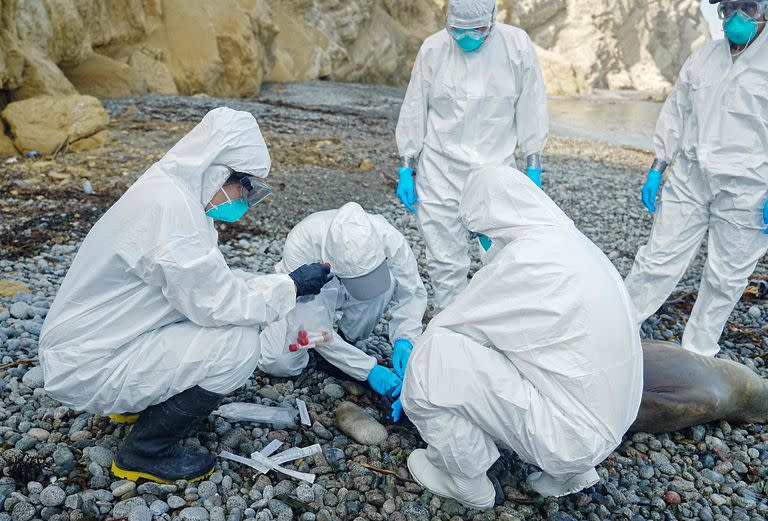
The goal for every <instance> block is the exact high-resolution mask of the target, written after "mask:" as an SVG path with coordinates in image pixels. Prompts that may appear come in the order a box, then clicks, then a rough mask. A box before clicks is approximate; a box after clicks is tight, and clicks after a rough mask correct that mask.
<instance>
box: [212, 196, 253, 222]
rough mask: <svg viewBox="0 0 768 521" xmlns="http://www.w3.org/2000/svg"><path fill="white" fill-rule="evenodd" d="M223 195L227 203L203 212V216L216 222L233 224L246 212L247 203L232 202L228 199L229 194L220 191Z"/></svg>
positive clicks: (238, 200) (242, 200)
mask: <svg viewBox="0 0 768 521" xmlns="http://www.w3.org/2000/svg"><path fill="white" fill-rule="evenodd" d="M222 192H224V195H225V196H227V199H228V201H227V202H226V203H221V204H219V205H216V206H214V207H213V208H211V209H210V210H207V211H206V212H205V215H207V216H208V217H210V218H211V219H216V220H217V221H224V222H227V223H233V222H235V221H238V220H240V218H242V217H243V215H245V212H247V211H248V201H246V200H245V199H235V200H234V201H233V200H232V199H230V198H229V194H227V192H226V191H225V190H223V189H222Z"/></svg>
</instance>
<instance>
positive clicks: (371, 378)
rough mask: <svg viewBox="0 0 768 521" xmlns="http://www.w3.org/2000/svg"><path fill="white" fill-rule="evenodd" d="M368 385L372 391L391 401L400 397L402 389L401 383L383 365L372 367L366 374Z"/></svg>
mask: <svg viewBox="0 0 768 521" xmlns="http://www.w3.org/2000/svg"><path fill="white" fill-rule="evenodd" d="M368 383H369V384H371V387H373V390H374V391H376V392H377V393H379V394H380V395H382V396H386V397H387V398H392V399H394V398H397V397H398V396H400V391H401V390H402V389H403V381H402V380H401V379H400V378H399V377H398V376H397V375H396V374H395V373H393V372H392V370H391V369H387V368H386V367H384V366H383V365H376V366H373V369H371V372H370V373H368Z"/></svg>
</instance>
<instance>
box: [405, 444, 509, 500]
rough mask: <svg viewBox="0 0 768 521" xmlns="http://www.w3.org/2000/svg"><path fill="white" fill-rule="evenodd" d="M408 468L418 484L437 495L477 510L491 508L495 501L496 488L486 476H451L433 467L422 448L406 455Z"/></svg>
mask: <svg viewBox="0 0 768 521" xmlns="http://www.w3.org/2000/svg"><path fill="white" fill-rule="evenodd" d="M408 470H409V471H410V472H411V476H413V479H415V480H416V482H417V483H418V484H419V485H421V486H422V487H424V488H426V489H429V490H430V491H431V492H433V493H434V494H437V495H438V496H443V497H448V498H453V499H455V500H456V501H458V502H459V503H462V504H464V505H466V506H468V507H470V508H474V509H477V510H486V509H489V508H492V507H493V505H494V503H495V500H496V490H495V489H494V488H493V483H491V480H490V479H488V476H486V475H483V476H480V477H477V478H475V479H471V480H470V479H463V478H457V477H455V476H452V475H451V474H448V473H447V472H445V471H443V470H440V469H439V468H437V467H435V466H434V465H433V464H432V463H431V462H430V461H429V459H428V458H427V451H426V450H424V449H416V450H414V451H413V452H411V455H410V456H408Z"/></svg>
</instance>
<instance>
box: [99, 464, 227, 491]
mask: <svg viewBox="0 0 768 521" xmlns="http://www.w3.org/2000/svg"><path fill="white" fill-rule="evenodd" d="M215 468H216V466H215V464H214V465H213V466H211V470H209V471H208V472H206V473H205V474H202V475H200V476H198V477H196V478H191V479H188V480H187V481H188V482H189V483H194V482H196V481H201V480H204V479H206V478H208V477H210V476H211V474H213V471H214V469H215ZM112 474H114V475H115V477H118V478H120V479H128V480H130V481H138V480H140V479H146V480H149V481H154V482H155V483H160V484H162V485H168V484H172V483H173V482H172V481H168V480H165V479H163V478H161V477H158V476H154V475H152V474H150V473H148V472H141V471H136V470H126V469H121V468H120V467H118V466H117V463H116V462H115V460H112Z"/></svg>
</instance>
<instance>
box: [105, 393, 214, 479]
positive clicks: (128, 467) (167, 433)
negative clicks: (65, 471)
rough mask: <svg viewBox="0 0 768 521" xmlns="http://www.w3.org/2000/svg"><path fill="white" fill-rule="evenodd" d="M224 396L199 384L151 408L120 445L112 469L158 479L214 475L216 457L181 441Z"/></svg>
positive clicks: (129, 476) (124, 475) (130, 476)
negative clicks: (182, 444)
mask: <svg viewBox="0 0 768 521" xmlns="http://www.w3.org/2000/svg"><path fill="white" fill-rule="evenodd" d="M222 398H223V396H222V395H220V394H215V393H212V392H209V391H206V390H205V389H203V388H201V387H198V386H195V387H192V388H191V389H187V390H186V391H184V392H182V393H179V394H177V395H176V396H173V397H171V398H169V399H168V400H166V401H164V402H163V403H159V404H157V405H153V406H151V407H149V408H147V409H146V410H145V411H143V412H142V413H141V416H139V419H138V421H136V423H135V424H134V425H133V428H132V429H131V432H130V434H128V436H127V437H126V438H125V441H123V443H122V445H120V448H119V449H118V451H117V456H116V457H115V460H114V461H113V462H112V473H113V474H114V475H115V476H117V477H119V478H123V479H130V480H132V481H136V480H138V479H139V478H144V479H148V480H151V481H155V482H157V483H172V482H174V481H176V480H179V479H185V480H187V481H197V480H200V479H204V478H206V477H208V476H210V475H211V474H212V473H213V469H214V465H215V462H216V459H215V457H214V456H213V455H211V454H201V453H199V452H196V451H193V450H190V449H188V448H186V447H182V446H181V445H180V444H179V441H180V440H182V439H183V438H185V437H187V436H188V435H189V434H191V433H192V431H193V430H194V429H195V427H197V425H198V424H199V423H200V422H201V421H202V420H204V419H205V418H207V417H208V415H209V414H211V412H212V411H213V410H214V409H215V408H216V407H217V406H218V405H219V403H220V402H221V399H222Z"/></svg>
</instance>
